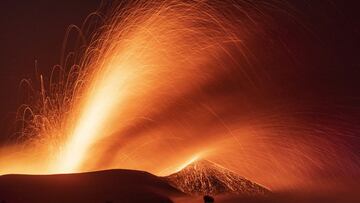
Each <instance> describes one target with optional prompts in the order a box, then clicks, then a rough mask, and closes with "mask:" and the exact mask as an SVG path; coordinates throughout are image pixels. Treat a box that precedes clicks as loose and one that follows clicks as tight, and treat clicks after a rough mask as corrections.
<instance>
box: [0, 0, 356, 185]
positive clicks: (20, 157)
mask: <svg viewBox="0 0 360 203" xmlns="http://www.w3.org/2000/svg"><path fill="white" fill-rule="evenodd" d="M288 8H289V7H288V5H287V4H284V5H283V4H280V3H279V4H277V5H272V6H269V4H267V3H266V1H264V2H262V1H260V2H255V3H254V2H251V1H241V2H234V1H199V0H189V1H177V0H164V1H155V0H154V1H130V3H128V4H126V5H123V4H121V5H118V6H116V7H113V9H112V10H111V11H109V13H110V14H109V15H108V17H105V18H104V21H105V24H104V25H102V26H99V28H98V30H97V31H96V32H95V33H94V34H93V35H92V38H91V40H90V41H91V42H90V43H89V44H88V46H87V49H86V50H85V51H84V53H82V56H81V59H80V60H79V59H78V58H80V57H78V56H77V55H76V56H73V55H71V54H69V56H68V57H64V59H63V61H62V63H61V66H58V67H56V68H55V69H54V72H53V75H52V76H51V79H50V81H49V84H47V83H46V81H47V80H45V79H43V77H42V76H41V79H40V81H41V88H40V91H39V93H38V95H37V96H38V98H39V99H38V100H37V101H36V102H35V105H33V106H32V107H31V108H30V107H29V108H28V107H25V108H22V109H23V110H24V109H25V110H24V114H23V115H24V116H23V120H26V122H25V126H24V128H23V129H22V138H24V140H25V141H24V142H21V143H19V144H16V145H14V146H8V147H7V148H3V149H0V153H1V154H2V155H1V156H0V173H1V174H5V173H40V174H42V173H71V172H82V171H91V170H100V169H109V168H128V169H139V170H145V171H149V172H151V173H154V174H156V175H163V176H165V175H169V174H171V173H174V172H176V171H178V170H179V168H180V169H181V168H183V166H185V165H186V163H187V160H191V162H192V161H194V160H195V159H202V158H206V159H208V160H211V161H214V162H216V163H219V164H221V165H224V166H226V167H227V168H229V169H231V170H232V171H235V172H236V173H239V174H241V175H242V176H244V177H246V178H249V179H250V180H253V181H255V182H258V183H260V184H262V185H265V186H267V187H269V188H271V189H283V188H288V187H307V186H309V185H310V186H313V185H312V184H314V183H313V182H311V181H308V180H309V179H311V178H313V177H314V176H316V175H317V174H319V173H327V174H331V172H330V171H331V169H333V168H340V169H339V171H340V172H339V171H338V172H339V173H341V174H342V173H345V172H346V171H348V170H355V169H359V167H360V164H359V163H360V162H359V157H358V156H357V155H356V154H352V153H351V152H349V151H347V150H346V148H347V147H348V143H345V142H343V141H341V139H340V138H338V137H331V138H329V136H328V135H329V134H336V135H339V136H342V135H343V134H342V132H350V131H351V130H349V129H348V128H347V125H345V124H344V125H342V123H341V122H338V123H337V124H338V125H337V126H340V127H339V129H338V128H335V127H333V128H332V126H331V123H332V121H333V120H331V119H328V120H322V121H321V122H320V121H319V120H320V119H318V120H316V119H317V117H315V116H313V114H312V112H315V111H313V109H316V108H317V106H316V105H314V103H315V102H314V103H313V102H312V100H310V99H309V100H306V99H298V97H291V94H290V93H292V92H293V91H292V89H291V88H290V87H291V85H284V83H283V81H284V78H282V77H280V76H283V77H287V76H288V75H290V76H292V74H290V73H293V72H296V71H297V70H298V69H300V68H298V67H293V62H292V61H291V60H292V58H293V57H292V56H291V54H290V51H287V50H288V46H287V44H286V43H285V42H284V41H283V40H282V39H281V37H273V36H277V35H276V31H277V26H279V25H277V24H276V23H275V22H276V20H277V19H278V18H277V17H276V16H277V15H287V14H288V12H287V9H288ZM279 18H280V17H279ZM90 19H91V18H90ZM294 21H296V20H294ZM291 22H292V23H294V22H293V21H291ZM279 36H281V35H279ZM293 41H296V40H293ZM289 43H290V42H289ZM263 50H266V51H267V52H269V53H271V55H270V56H269V54H264V53H263ZM59 67H60V68H59ZM57 68H58V69H57ZM301 68H303V67H301ZM293 75H296V74H293ZM290 76H289V77H290ZM285 79H289V78H285ZM289 81H291V78H290V79H289ZM288 86H289V87H288ZM295 86H296V85H295ZM287 88H289V89H287ZM289 92H290V93H289ZM299 94H300V93H299ZM319 109H320V108H319ZM320 110H321V109H320ZM320 110H319V111H320ZM315 113H317V112H315ZM29 115H30V116H29ZM314 120H315V121H316V122H314ZM325 124H327V126H326V127H324V126H325ZM329 126H330V127H329ZM344 129H346V130H344ZM342 130H343V131H342ZM3 155H4V156H3ZM340 157H342V158H341V159H340ZM344 157H346V158H344ZM333 160H336V161H333ZM184 163H185V165H184ZM342 166H349V167H342ZM329 176H331V175H329Z"/></svg>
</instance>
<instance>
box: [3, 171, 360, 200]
mask: <svg viewBox="0 0 360 203" xmlns="http://www.w3.org/2000/svg"><path fill="white" fill-rule="evenodd" d="M359 196H360V195H359V194H355V193H352V194H348V193H323V194H321V195H320V194H311V193H306V194H299V193H297V194H294V193H291V194H290V193H282V194H273V195H270V196H267V197H241V196H236V195H220V196H215V202H216V203H217V202H222V203H237V202H248V203H270V202H277V203H306V202H309V203H317V202H328V203H347V202H349V203H356V202H360V198H359ZM130 202H175V203H195V202H203V200H202V197H193V196H187V195H185V194H183V193H182V192H180V191H178V190H177V189H175V188H173V187H172V186H170V185H169V184H168V183H167V182H166V180H165V179H163V178H161V177H157V176H154V175H152V174H150V173H147V172H142V171H134V170H107V171H99V172H89V173H80V174H63V175H4V176H0V203H130Z"/></svg>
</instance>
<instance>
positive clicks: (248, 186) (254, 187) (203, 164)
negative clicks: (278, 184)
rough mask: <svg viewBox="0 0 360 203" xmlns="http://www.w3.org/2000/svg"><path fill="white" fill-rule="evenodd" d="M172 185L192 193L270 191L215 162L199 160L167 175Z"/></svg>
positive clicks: (256, 193) (263, 192)
mask: <svg viewBox="0 0 360 203" xmlns="http://www.w3.org/2000/svg"><path fill="white" fill-rule="evenodd" d="M165 178H166V179H167V180H168V181H169V183H170V184H171V185H173V186H174V187H176V188H177V189H179V190H181V191H182V192H184V193H187V194H190V195H205V194H210V195H216V194H223V193H233V194H240V195H247V196H258V195H266V194H269V193H270V191H269V190H268V189H266V188H264V187H262V186H260V185H258V184H256V183H254V182H251V181H250V180H247V179H245V178H244V177H242V176H239V175H238V174H236V173H234V172H232V171H230V170H228V169H226V168H224V167H221V166H219V165H217V164H215V163H212V162H209V161H206V160H199V161H196V162H193V163H191V164H189V165H188V166H187V167H185V168H184V169H182V170H181V171H179V172H177V173H174V174H172V175H169V176H167V177H165Z"/></svg>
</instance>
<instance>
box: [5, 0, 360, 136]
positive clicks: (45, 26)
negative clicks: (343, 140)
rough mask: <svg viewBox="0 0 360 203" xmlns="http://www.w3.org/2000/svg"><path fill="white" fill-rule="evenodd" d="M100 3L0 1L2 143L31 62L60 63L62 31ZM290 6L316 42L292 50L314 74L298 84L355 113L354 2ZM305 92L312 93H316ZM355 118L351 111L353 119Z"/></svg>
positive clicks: (357, 24)
mask: <svg viewBox="0 0 360 203" xmlns="http://www.w3.org/2000/svg"><path fill="white" fill-rule="evenodd" d="M100 1H101V0H77V1H71V0H64V1H54V0H53V1H49V0H31V1H13V0H5V1H1V4H0V13H1V18H0V27H1V31H0V45H1V46H0V98H1V105H0V121H1V124H0V133H1V134H0V141H4V140H5V139H6V138H7V137H8V136H9V135H10V134H11V128H10V126H11V125H12V124H11V123H12V120H13V117H14V112H15V111H16V108H17V106H18V105H19V98H20V96H19V94H18V84H19V82H20V80H21V79H22V78H31V77H33V75H34V72H35V68H34V64H35V60H37V61H38V68H39V69H40V70H42V71H43V72H47V71H49V69H50V68H51V67H52V66H53V65H54V64H56V63H58V62H59V58H60V52H61V43H62V39H63V37H64V33H65V30H66V28H67V27H68V26H69V25H70V24H75V25H80V24H81V23H82V21H83V20H84V18H85V17H86V16H87V15H88V14H89V13H90V12H91V11H94V10H95V9H96V8H97V7H98V6H99V4H100ZM291 2H292V4H293V5H295V9H296V10H298V11H299V13H300V15H301V16H302V21H303V22H304V23H305V24H306V25H309V26H308V27H309V29H310V30H311V32H312V33H313V36H312V38H313V39H312V40H310V41H307V43H312V42H315V43H318V44H317V45H316V46H314V47H316V49H312V48H310V49H307V48H308V47H305V48H304V47H300V46H299V47H291V48H292V49H294V50H295V52H298V53H299V55H301V54H304V56H299V57H300V58H301V57H302V58H303V59H305V62H304V63H305V64H310V65H312V66H314V68H313V69H312V71H313V74H309V72H304V73H301V72H300V73H299V75H300V76H301V74H304V78H306V80H304V82H303V83H301V82H299V83H296V84H303V85H304V87H301V88H305V87H306V86H308V88H310V89H311V88H313V89H314V88H315V89H316V88H319V91H322V90H323V89H328V90H329V92H328V93H325V94H327V97H328V98H331V99H335V98H345V97H346V98H353V99H348V100H347V102H346V105H349V107H350V109H357V110H359V108H360V104H359V98H360V93H359V88H360V85H359V84H360V82H359V78H360V77H359V76H360V73H359V68H360V62H359V54H360V48H359V47H360V46H359V45H360V43H359V42H360V39H359V38H360V37H359V36H360V14H359V12H358V8H359V6H358V5H357V4H356V2H357V1H342V0H335V1H330V0H329V1H325V0H322V1H298V2H296V1H291ZM284 33H286V32H284ZM285 37H286V36H285ZM290 41H291V40H290ZM290 44H291V43H290ZM297 44H298V45H300V44H301V43H297ZM305 44H306V43H305ZM304 46H306V45H304ZM320 52H321V53H320ZM306 60H308V61H307V62H306ZM309 76H311V77H309ZM299 78H301V77H299ZM315 86H317V87H315ZM321 86H326V87H321ZM294 88H298V87H294ZM309 92H310V93H313V94H316V92H317V91H316V90H311V91H309ZM358 115H359V114H358V112H355V118H356V116H358ZM354 123H356V122H355V121H354Z"/></svg>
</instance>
